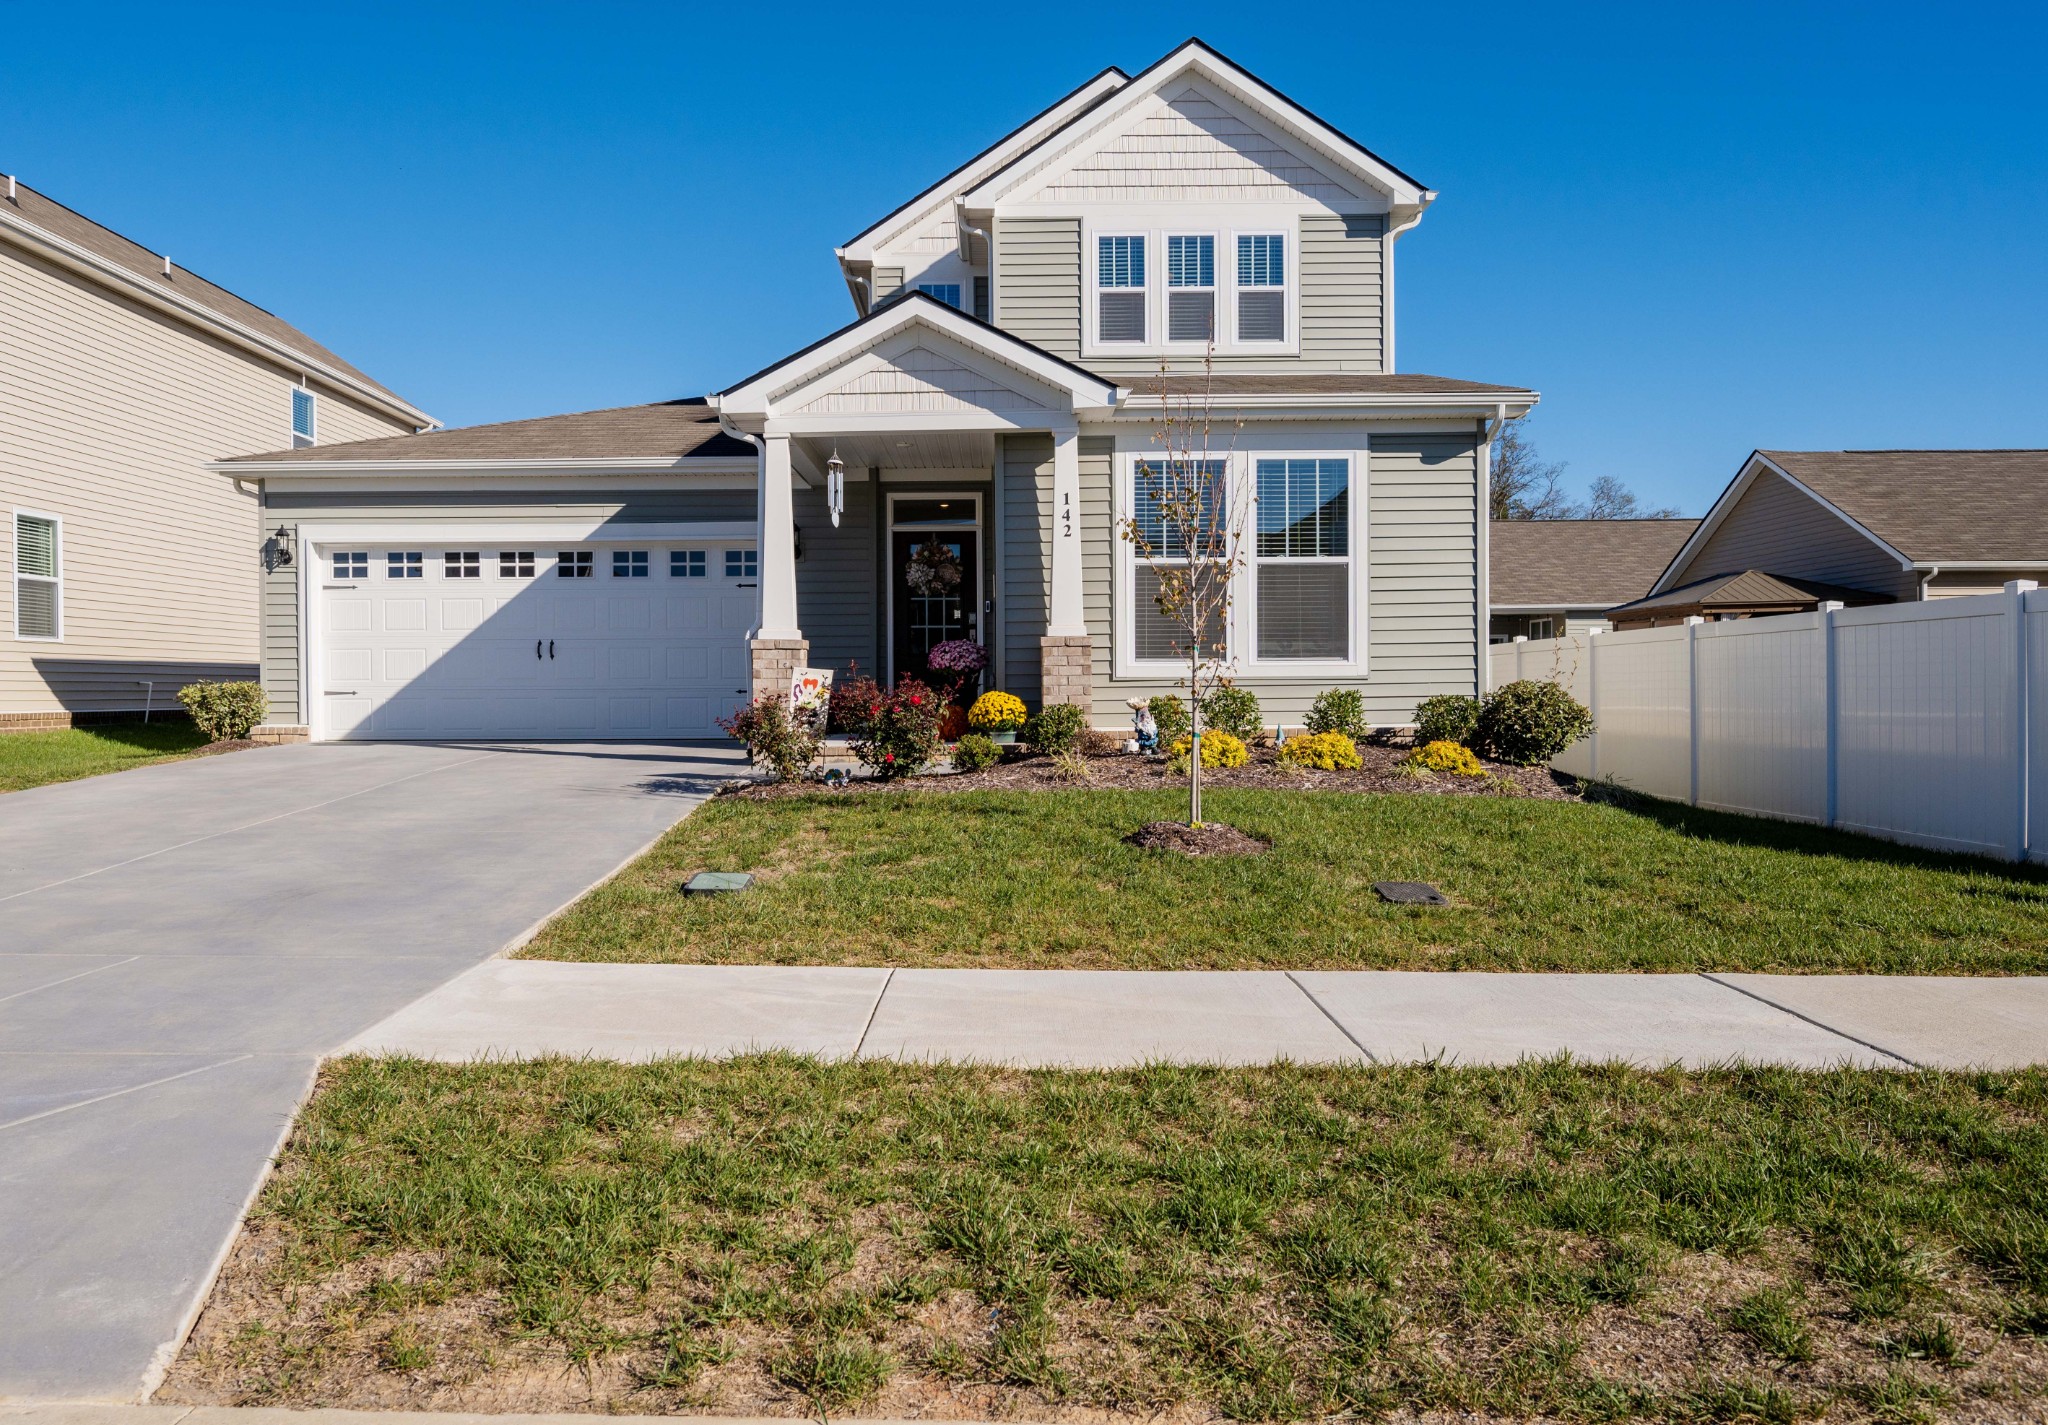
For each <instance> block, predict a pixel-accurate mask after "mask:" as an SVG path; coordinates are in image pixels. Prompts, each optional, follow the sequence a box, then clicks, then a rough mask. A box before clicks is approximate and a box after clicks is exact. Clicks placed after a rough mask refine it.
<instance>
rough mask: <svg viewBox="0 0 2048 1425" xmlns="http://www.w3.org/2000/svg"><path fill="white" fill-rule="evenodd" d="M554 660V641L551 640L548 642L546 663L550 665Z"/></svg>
mask: <svg viewBox="0 0 2048 1425" xmlns="http://www.w3.org/2000/svg"><path fill="white" fill-rule="evenodd" d="M554 660H555V641H554V640H553V639H552V638H551V639H549V640H548V661H549V662H550V663H552V662H554Z"/></svg>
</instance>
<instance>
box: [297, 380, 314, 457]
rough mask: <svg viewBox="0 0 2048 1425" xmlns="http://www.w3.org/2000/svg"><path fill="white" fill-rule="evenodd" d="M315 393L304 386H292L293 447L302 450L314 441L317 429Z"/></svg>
mask: <svg viewBox="0 0 2048 1425" xmlns="http://www.w3.org/2000/svg"><path fill="white" fill-rule="evenodd" d="M315 420H316V417H315V414H314V409H313V393H312V392H311V391H308V390H307V389H306V388H305V387H304V386H294V387H292V449H293V450H300V449H303V448H304V447H306V446H309V445H311V444H312V443H313V440H314V437H315V434H316V430H315Z"/></svg>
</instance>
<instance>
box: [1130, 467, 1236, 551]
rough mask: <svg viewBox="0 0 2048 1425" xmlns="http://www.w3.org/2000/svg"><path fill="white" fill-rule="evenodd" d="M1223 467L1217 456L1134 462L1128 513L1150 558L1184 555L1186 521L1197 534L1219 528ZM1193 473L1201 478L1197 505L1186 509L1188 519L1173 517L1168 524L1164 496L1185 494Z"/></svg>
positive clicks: (1222, 501) (1221, 515)
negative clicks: (1130, 511) (1134, 467)
mask: <svg viewBox="0 0 2048 1425" xmlns="http://www.w3.org/2000/svg"><path fill="white" fill-rule="evenodd" d="M1224 468H1225V462H1223V461H1221V460H1194V461H1174V462H1171V463H1169V462H1166V461H1150V460H1141V461H1139V462H1138V465H1137V469H1136V471H1135V473H1134V475H1133V477H1132V480H1131V485H1132V490H1131V497H1132V514H1133V515H1134V516H1135V517H1136V520H1137V525H1138V535H1139V537H1140V539H1141V540H1142V541H1143V543H1144V546H1145V547H1146V548H1147V549H1149V550H1150V552H1151V556H1152V557H1153V558H1157V559H1185V558H1186V557H1187V545H1186V541H1185V535H1186V534H1187V533H1188V528H1187V527H1188V526H1190V525H1192V526H1193V529H1194V532H1195V533H1196V534H1197V536H1198V537H1199V536H1200V535H1201V533H1202V532H1204V531H1208V530H1219V531H1220V530H1221V528H1222V525H1223V519H1224V505H1225V495H1224V482H1223V472H1224ZM1169 476H1170V478H1169ZM1197 476H1199V477H1200V480H1201V485H1200V489H1199V495H1200V499H1199V508H1196V509H1191V510H1189V511H1187V512H1186V514H1187V515H1192V516H1193V518H1192V519H1188V518H1185V517H1182V518H1177V519H1175V520H1174V521H1172V523H1171V524H1169V523H1168V521H1167V518H1166V511H1165V509H1164V508H1163V507H1164V505H1165V503H1166V500H1167V497H1168V496H1169V495H1178V496H1186V495H1187V494H1188V492H1189V488H1190V486H1191V485H1192V484H1193V482H1194V481H1195V479H1196V478H1197ZM1169 486H1170V487H1171V488H1169ZM1141 552H1142V551H1141Z"/></svg>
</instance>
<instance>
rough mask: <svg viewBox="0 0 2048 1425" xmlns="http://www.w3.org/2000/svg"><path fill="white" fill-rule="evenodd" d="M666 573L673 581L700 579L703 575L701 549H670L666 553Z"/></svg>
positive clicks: (703, 567)
mask: <svg viewBox="0 0 2048 1425" xmlns="http://www.w3.org/2000/svg"><path fill="white" fill-rule="evenodd" d="M668 572H669V577H670V578H673V579H701V578H703V577H704V575H705V572H706V571H705V559H704V551H703V550H701V549H671V550H670V551H669V552H668Z"/></svg>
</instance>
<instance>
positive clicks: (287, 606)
mask: <svg viewBox="0 0 2048 1425" xmlns="http://www.w3.org/2000/svg"><path fill="white" fill-rule="evenodd" d="M851 502H852V496H851V494H849V496H848V503H849V504H851ZM820 514H821V515H822V510H821V511H820ZM263 516H264V518H263V528H265V529H266V530H271V531H275V530H276V529H277V528H278V527H279V526H283V527H284V528H285V529H286V530H287V531H288V532H289V533H290V535H291V539H292V544H293V547H294V548H296V549H298V551H299V555H298V557H299V559H300V560H303V559H308V558H311V557H312V555H311V551H309V550H306V549H305V548H304V546H303V545H302V544H301V543H300V542H299V537H298V534H299V527H300V525H301V523H302V522H303V523H309V524H326V523H332V522H336V521H347V522H348V523H350V524H368V523H374V522H375V521H377V520H391V521H393V522H411V521H415V520H443V519H479V520H493V521H499V520H518V519H530V520H534V521H553V520H565V519H616V520H622V521H631V522H634V523H643V522H644V523H656V522H670V521H678V522H679V521H686V520H720V521H727V520H751V519H753V518H754V517H755V495H754V492H753V491H752V490H613V491H605V490H590V491H578V492H576V493H575V494H573V495H571V494H567V493H563V492H549V493H547V494H544V495H535V496H528V497H526V498H521V497H520V496H519V495H518V494H517V493H515V492H511V491H505V490H389V491H384V490H377V491H362V490H352V491H351V490H337V491H331V492H330V491H294V492H290V493H279V492H276V491H266V492H265V495H264V499H263ZM798 520H799V522H800V523H802V522H803V518H802V516H801V515H799V516H798ZM819 522H820V523H821V524H825V525H827V526H829V524H830V521H829V520H823V519H821V520H820V521H819ZM809 528H810V526H809V525H808V524H806V525H805V530H806V535H807V536H808V532H809ZM798 568H799V569H801V568H802V566H801V565H799V566H798ZM261 580H262V583H261V596H260V598H259V600H258V607H259V621H260V626H261V631H262V650H261V674H260V676H261V680H262V683H263V692H264V696H265V697H266V698H267V699H268V700H269V703H270V714H269V717H270V721H272V722H274V723H303V722H305V721H306V710H305V709H304V708H302V707H300V706H299V686H300V667H299V664H300V632H301V631H300V609H299V573H298V570H297V568H296V567H295V565H281V566H276V567H272V568H270V569H268V570H267V571H265V572H264V573H263V574H262V576H261ZM798 590H799V597H800V598H801V596H802V593H801V591H802V582H801V579H800V580H799V584H798Z"/></svg>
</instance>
